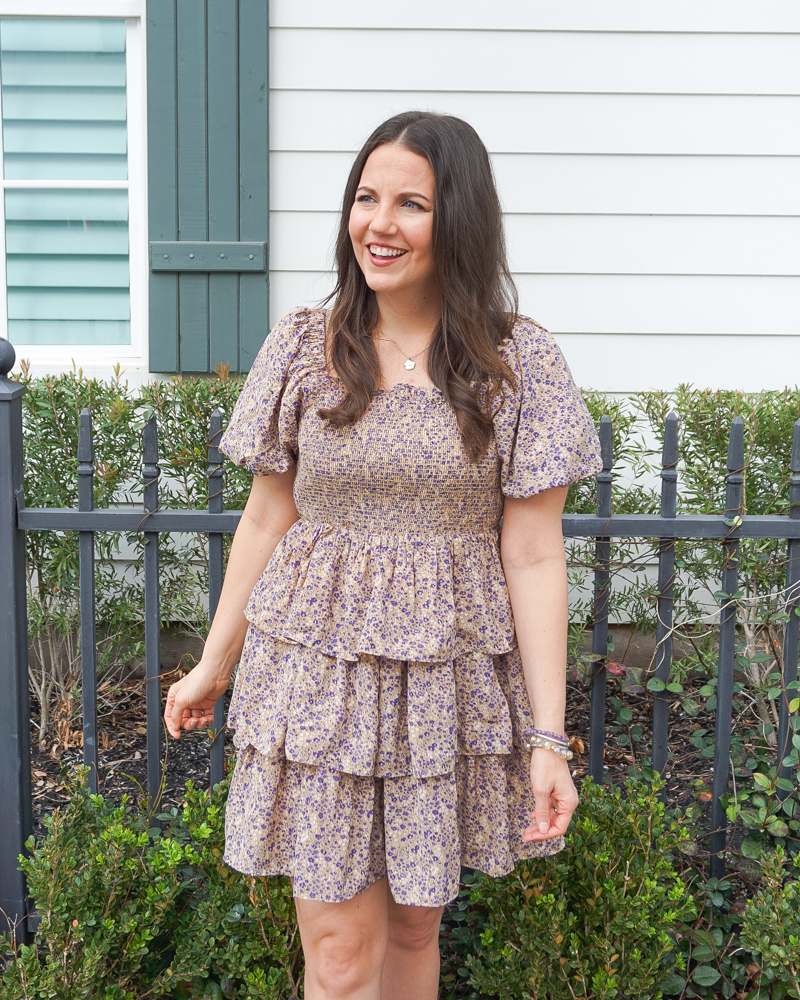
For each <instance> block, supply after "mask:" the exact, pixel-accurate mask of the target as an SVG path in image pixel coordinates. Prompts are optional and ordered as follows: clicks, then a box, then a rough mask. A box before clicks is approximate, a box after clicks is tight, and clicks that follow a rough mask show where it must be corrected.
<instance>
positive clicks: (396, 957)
mask: <svg viewBox="0 0 800 1000" xmlns="http://www.w3.org/2000/svg"><path fill="white" fill-rule="evenodd" d="M386 896H387V909H388V917H389V943H388V947H387V949H386V961H385V963H384V966H383V978H382V980H381V993H380V998H381V1000H436V998H437V996H438V995H439V924H440V923H441V920H442V912H443V910H444V907H443V906H435V907H434V906H401V905H400V904H399V903H395V901H394V900H393V899H392V894H391V892H389V891H388V890H387V893H386Z"/></svg>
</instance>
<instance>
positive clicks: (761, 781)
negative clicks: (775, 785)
mask: <svg viewBox="0 0 800 1000" xmlns="http://www.w3.org/2000/svg"><path fill="white" fill-rule="evenodd" d="M753 781H755V783H756V784H757V785H761V787H762V788H769V787H770V786H771V784H772V782H771V781H770V780H769V778H768V777H767V776H766V774H762V773H761V772H760V771H756V772H755V773H754V774H753Z"/></svg>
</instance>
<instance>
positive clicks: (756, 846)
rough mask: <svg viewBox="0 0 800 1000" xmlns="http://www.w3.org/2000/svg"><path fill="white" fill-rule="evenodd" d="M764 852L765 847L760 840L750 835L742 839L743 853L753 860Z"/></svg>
mask: <svg viewBox="0 0 800 1000" xmlns="http://www.w3.org/2000/svg"><path fill="white" fill-rule="evenodd" d="M763 853H764V847H763V845H762V843H761V841H760V840H751V839H750V838H749V837H748V838H746V839H745V840H743V841H742V854H743V855H744V856H745V857H746V858H750V859H751V861H755V860H757V859H758V858H760V857H761V855H762V854H763Z"/></svg>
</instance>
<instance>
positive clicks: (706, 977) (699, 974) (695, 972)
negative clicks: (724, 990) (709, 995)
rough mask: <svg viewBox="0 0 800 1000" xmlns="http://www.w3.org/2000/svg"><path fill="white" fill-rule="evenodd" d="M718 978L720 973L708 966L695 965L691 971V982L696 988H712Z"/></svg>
mask: <svg viewBox="0 0 800 1000" xmlns="http://www.w3.org/2000/svg"><path fill="white" fill-rule="evenodd" d="M720 978H721V975H720V973H719V972H718V971H717V970H716V969H712V968H711V966H710V965H697V966H695V968H694V969H692V981H693V982H695V983H697V985H698V986H713V985H714V983H717V982H719V980H720Z"/></svg>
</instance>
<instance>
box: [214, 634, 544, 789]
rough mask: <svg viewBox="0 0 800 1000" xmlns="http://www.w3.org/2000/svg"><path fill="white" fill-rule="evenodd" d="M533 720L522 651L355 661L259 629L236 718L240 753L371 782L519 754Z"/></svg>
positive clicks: (243, 667)
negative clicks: (516, 748)
mask: <svg viewBox="0 0 800 1000" xmlns="http://www.w3.org/2000/svg"><path fill="white" fill-rule="evenodd" d="M532 721H533V720H532V718H531V714H530V705H529V702H528V697H527V691H526V689H525V681H524V675H523V673H522V666H521V663H520V659H519V653H518V651H517V650H513V651H512V652H510V653H508V654H506V655H505V656H498V657H493V656H490V655H488V654H486V653H483V652H479V653H469V654H465V655H463V656H460V657H457V658H455V659H453V660H447V661H442V662H439V663H422V662H413V661H406V660H399V659H390V658H386V657H375V656H370V655H364V656H362V657H360V658H359V659H358V661H356V662H355V663H353V662H351V661H349V660H347V659H345V658H344V657H333V656H327V655H326V654H323V653H318V652H316V651H315V650H313V649H310V648H309V647H307V646H302V645H298V644H293V643H287V642H284V641H282V640H278V639H275V638H274V637H273V636H271V635H269V634H267V633H264V632H261V631H260V630H259V629H257V628H256V627H254V626H252V625H251V626H250V628H249V629H248V632H247V637H246V640H245V646H244V649H243V651H242V658H241V661H240V664H239V670H238V673H237V677H236V683H235V686H234V690H233V696H232V699H231V705H230V711H229V715H228V725H229V726H230V727H232V728H233V729H235V731H236V732H235V736H234V744H235V745H236V746H237V747H238V748H239V749H240V750H243V749H245V748H246V747H248V746H252V747H254V748H255V749H256V750H258V751H259V753H261V754H263V755H264V757H265V758H270V759H275V758H277V757H282V756H285V757H287V758H288V759H289V760H291V761H294V762H296V763H301V764H309V765H314V766H317V767H323V768H328V769H330V770H334V771H340V772H346V773H348V774H353V775H361V776H364V777H366V776H372V777H399V776H404V775H413V776H414V777H417V778H425V777H430V776H433V775H444V774H450V773H452V772H453V770H454V768H455V766H456V760H457V758H458V757H459V756H460V755H469V756H475V755H487V754H509V753H511V752H512V750H513V745H514V738H515V735H516V734H519V733H520V732H521V731H522V730H524V729H525V728H527V727H529V726H531V725H532ZM518 742H519V741H518Z"/></svg>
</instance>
